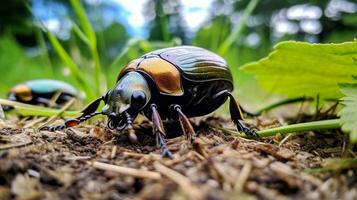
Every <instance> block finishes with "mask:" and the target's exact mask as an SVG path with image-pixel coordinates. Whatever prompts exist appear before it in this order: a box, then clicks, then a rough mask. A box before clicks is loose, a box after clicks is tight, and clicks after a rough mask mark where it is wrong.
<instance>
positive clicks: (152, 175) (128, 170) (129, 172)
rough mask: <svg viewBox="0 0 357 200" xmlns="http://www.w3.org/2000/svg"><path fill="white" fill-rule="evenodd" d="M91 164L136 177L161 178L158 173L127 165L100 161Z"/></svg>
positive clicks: (98, 167)
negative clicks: (122, 165)
mask: <svg viewBox="0 0 357 200" xmlns="http://www.w3.org/2000/svg"><path fill="white" fill-rule="evenodd" d="M92 166H93V167H94V168H97V169H102V170H108V171H113V172H118V173H120V174H124V175H128V176H134V177H137V178H148V179H156V180H158V179H161V175H160V173H157V172H152V171H147V170H140V169H134V168H129V167H121V166H117V165H112V164H107V163H102V162H93V163H92Z"/></svg>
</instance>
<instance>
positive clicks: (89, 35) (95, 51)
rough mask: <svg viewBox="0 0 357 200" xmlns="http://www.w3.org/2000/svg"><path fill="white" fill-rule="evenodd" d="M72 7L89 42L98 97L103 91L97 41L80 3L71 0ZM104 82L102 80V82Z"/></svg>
mask: <svg viewBox="0 0 357 200" xmlns="http://www.w3.org/2000/svg"><path fill="white" fill-rule="evenodd" d="M71 4H72V7H73V9H74V11H75V12H76V14H77V16H78V18H79V21H80V23H81V27H82V29H83V31H84V33H85V34H86V36H87V38H88V41H89V48H90V52H91V54H92V58H93V61H94V69H95V73H94V74H95V81H96V95H97V96H100V95H101V94H102V92H104V89H103V91H102V89H101V88H102V87H101V86H102V85H105V84H102V78H103V79H104V77H102V74H101V65H100V60H99V54H98V49H97V39H96V36H95V32H94V30H93V28H92V26H91V24H90V22H89V19H88V17H87V15H86V13H85V11H84V9H83V7H82V5H81V3H80V1H78V0H71ZM103 81H104V80H103Z"/></svg>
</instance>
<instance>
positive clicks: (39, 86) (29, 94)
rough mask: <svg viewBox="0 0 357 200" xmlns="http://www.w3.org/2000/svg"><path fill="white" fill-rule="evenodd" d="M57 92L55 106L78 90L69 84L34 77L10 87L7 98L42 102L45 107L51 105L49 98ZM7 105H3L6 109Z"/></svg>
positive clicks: (28, 102)
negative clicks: (34, 78)
mask: <svg viewBox="0 0 357 200" xmlns="http://www.w3.org/2000/svg"><path fill="white" fill-rule="evenodd" d="M57 93H58V94H59V96H58V98H57V99H56V101H55V102H54V103H55V106H56V105H57V106H59V105H63V104H64V103H66V102H68V101H69V100H70V99H72V98H73V97H76V96H77V94H78V92H77V90H76V89H75V88H74V87H73V86H72V85H70V84H68V83H66V82H63V81H58V80H50V79H36V80H30V81H26V82H23V83H19V84H17V85H15V86H14V87H12V88H11V89H10V92H9V93H8V99H9V100H11V101H17V102H22V103H27V104H33V105H38V104H43V105H45V106H47V107H51V106H53V105H51V100H52V98H53V97H54V96H55V95H56V94H57ZM8 109H9V107H5V110H8Z"/></svg>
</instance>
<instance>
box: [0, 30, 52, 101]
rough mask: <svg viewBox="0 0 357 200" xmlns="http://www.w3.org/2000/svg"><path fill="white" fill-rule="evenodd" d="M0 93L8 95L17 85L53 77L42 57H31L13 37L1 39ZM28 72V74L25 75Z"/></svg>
mask: <svg viewBox="0 0 357 200" xmlns="http://www.w3.org/2000/svg"><path fill="white" fill-rule="evenodd" d="M0 52H1V53H0V74H2V76H1V82H0V93H1V95H2V96H4V95H6V94H7V92H8V91H9V88H11V87H13V86H14V85H15V84H17V83H19V82H22V81H25V80H30V79H35V78H43V77H51V75H52V72H51V68H50V66H48V65H47V63H46V62H43V60H42V59H41V58H40V57H34V56H29V55H28V54H26V53H25V52H24V50H23V49H22V47H21V46H20V45H19V44H18V43H17V42H16V41H15V40H14V39H13V38H12V37H11V36H5V37H1V38H0ZM25 71H26V73H24V72H25Z"/></svg>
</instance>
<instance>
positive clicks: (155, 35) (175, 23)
mask: <svg viewBox="0 0 357 200" xmlns="http://www.w3.org/2000/svg"><path fill="white" fill-rule="evenodd" d="M143 14H144V16H145V18H146V19H147V23H148V26H149V29H150V31H149V40H158V41H165V42H168V41H170V40H171V39H172V38H173V37H178V38H180V39H181V40H182V41H183V43H184V44H186V43H187V42H188V38H187V35H186V26H185V21H184V19H183V18H182V3H181V1H180V0H149V1H148V2H147V3H146V4H145V5H144V13H143Z"/></svg>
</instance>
